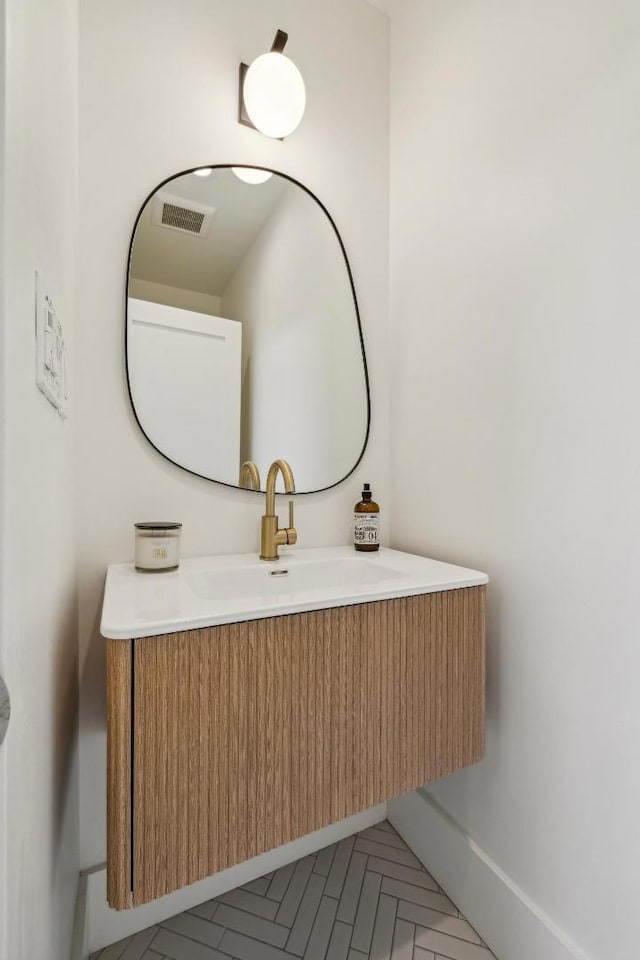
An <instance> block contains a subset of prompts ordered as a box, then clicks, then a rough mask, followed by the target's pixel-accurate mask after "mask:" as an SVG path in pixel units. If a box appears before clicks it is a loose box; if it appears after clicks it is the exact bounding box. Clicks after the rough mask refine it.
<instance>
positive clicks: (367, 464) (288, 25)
mask: <svg viewBox="0 0 640 960" xmlns="http://www.w3.org/2000/svg"><path fill="white" fill-rule="evenodd" d="M279 27H281V28H283V29H287V30H288V31H289V33H290V37H291V39H290V41H289V45H290V46H289V49H290V54H291V56H292V57H293V58H294V59H295V60H296V62H297V63H298V64H299V66H300V68H301V70H302V71H303V73H304V75H305V79H306V81H307V93H308V112H307V116H306V118H305V120H304V122H303V124H302V125H301V126H300V128H299V130H298V131H297V132H296V133H295V135H294V136H292V137H291V138H289V139H288V140H286V141H285V142H284V143H280V142H276V141H270V140H267V139H266V138H264V137H262V136H260V135H259V134H257V133H255V132H254V131H252V130H249V129H247V128H245V127H242V126H240V125H238V124H237V123H236V111H237V75H238V64H239V62H240V61H241V60H243V59H244V60H250V59H253V58H254V57H255V56H257V55H258V54H259V53H260V52H262V51H264V50H265V49H266V48H268V46H269V45H270V43H271V41H272V39H273V35H274V34H275V31H276V29H277V28H279ZM177 51H178V52H179V53H180V55H178V56H176V52H177ZM114 64H117V68H116V69H114ZM105 78H108V82H106V79H105ZM345 90H348V91H349V95H348V96H345ZM80 111H81V112H80V149H81V183H80V206H81V228H80V241H81V243H80V250H81V258H80V290H79V306H80V313H79V317H80V324H79V357H80V359H79V368H78V369H79V379H80V383H79V392H80V397H81V406H80V409H79V411H78V416H79V435H78V443H79V449H80V451H81V457H80V462H79V477H78V501H79V502H78V516H79V560H80V569H81V571H82V576H81V584H80V590H81V597H80V636H81V672H82V719H81V812H82V831H81V856H82V865H83V866H89V865H91V864H96V863H100V862H101V861H103V860H104V858H105V773H104V768H105V707H104V641H103V640H101V638H100V636H99V633H98V622H99V614H100V604H101V599H102V585H103V580H104V573H105V568H106V565H107V564H108V563H110V562H114V561H122V560H127V559H129V558H131V556H132V549H133V523H134V522H135V521H136V520H139V519H141V518H145V517H147V518H148V517H151V516H154V517H163V516H167V517H172V518H177V519H180V520H182V521H183V522H184V540H183V543H184V554H185V555H197V554H206V553H224V552H231V553H233V552H242V551H245V552H246V551H257V549H258V546H259V522H260V516H261V514H262V513H263V509H264V505H263V499H262V498H261V497H259V496H257V495H255V494H250V493H247V492H238V491H233V490H227V489H224V488H222V487H219V486H215V485H214V484H211V483H208V482H206V481H201V480H198V479H196V478H194V477H191V476H189V475H188V474H186V473H184V472H181V471H179V470H178V469H176V468H175V467H173V466H172V465H171V464H169V463H167V462H166V461H164V460H163V459H162V458H160V457H159V455H158V454H157V453H156V452H155V451H154V450H153V449H152V448H151V447H150V446H149V444H148V443H147V442H146V441H145V439H144V437H143V436H142V435H141V433H140V431H139V430H138V428H137V426H136V424H135V421H134V419H133V414H132V412H131V409H130V405H129V400H128V396H127V391H126V385H125V372H124V289H125V267H126V262H127V250H128V244H129V240H130V232H131V229H132V227H133V223H134V220H135V217H136V214H137V211H138V209H139V206H140V203H141V202H142V200H143V199H144V198H145V197H146V196H147V195H148V193H149V191H150V190H151V189H152V188H153V187H154V186H155V185H156V184H157V183H159V182H160V181H161V180H163V179H164V178H165V177H167V176H169V175H171V174H172V173H174V172H175V171H178V170H182V169H185V168H188V167H190V166H193V165H199V164H202V165H207V164H215V163H228V162H239V163H257V164H261V163H262V164H264V165H266V166H273V167H275V168H278V169H281V170H283V171H284V172H286V173H289V174H290V175H292V176H294V177H296V178H297V179H300V180H302V181H303V182H305V183H306V184H307V185H308V186H309V187H310V189H311V190H313V191H314V193H316V195H317V196H318V197H319V198H320V199H321V200H322V201H323V202H324V203H325V204H326V205H327V207H328V209H329V210H330V211H331V213H332V214H333V215H334V217H335V220H336V222H337V224H338V228H339V229H340V231H341V233H342V236H343V239H344V242H345V244H346V248H347V250H348V252H349V255H350V257H351V264H352V268H353V271H354V276H355V282H356V286H357V290H358V294H359V298H360V306H361V310H362V317H363V325H364V333H365V341H366V347H367V351H368V359H369V361H370V372H371V379H372V388H373V430H372V436H371V441H370V445H369V448H368V452H367V455H366V459H365V461H364V463H363V465H362V466H361V468H360V470H359V471H358V472H357V474H356V476H355V477H353V478H352V479H351V480H350V481H349V482H347V483H345V484H343V485H342V486H340V487H338V488H337V489H336V490H334V491H331V492H329V493H326V494H321V495H318V496H314V497H310V498H308V499H303V500H302V501H301V502H300V503H299V506H298V512H297V518H296V521H297V526H298V531H299V544H300V545H301V546H312V545H316V546H317V545H322V544H333V543H346V542H348V538H349V536H350V530H351V513H352V508H353V503H354V502H355V501H356V500H357V499H358V496H359V493H360V488H361V483H362V481H363V479H364V480H370V481H371V483H372V484H374V489H375V490H376V493H377V495H378V496H379V498H380V501H381V503H382V505H383V508H384V506H385V505H386V503H387V501H388V495H387V494H388V455H387V454H388V448H387V415H386V410H387V359H386V350H385V338H386V303H387V265H388V229H387V216H388V207H387V177H388V22H387V20H386V18H385V17H384V16H383V15H382V14H380V12H379V11H377V10H375V9H373V8H372V7H371V6H369V4H367V3H366V2H364V0H348V2H346V0H328V2H323V3H321V4H320V3H318V4H300V3H297V2H295V0H270V2H268V3H265V2H263V0H250V2H244V3H238V2H237V0H184V2H181V3H176V2H175V0H138V2H136V3H130V2H128V0H115V2H112V3H109V4H105V3H103V2H101V0H86V2H84V3H83V4H82V9H81V105H80ZM356 129H357V136H356V135H355V131H356Z"/></svg>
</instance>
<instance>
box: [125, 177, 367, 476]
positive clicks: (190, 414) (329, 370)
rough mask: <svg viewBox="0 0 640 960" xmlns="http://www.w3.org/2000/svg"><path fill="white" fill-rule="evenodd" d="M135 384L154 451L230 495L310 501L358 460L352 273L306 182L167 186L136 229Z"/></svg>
mask: <svg viewBox="0 0 640 960" xmlns="http://www.w3.org/2000/svg"><path fill="white" fill-rule="evenodd" d="M125 337H126V362H127V382H128V385H129V393H130V397H131V402H132V405H133V410H134V413H135V416H136V419H137V421H138V424H139V425H140V428H141V430H142V431H143V433H144V435H145V436H146V437H147V439H148V440H149V442H150V443H151V444H152V445H153V446H154V447H155V448H156V450H158V452H159V453H161V454H162V455H163V456H164V457H166V458H167V459H168V460H170V461H171V462H172V463H174V464H176V465H177V466H179V467H181V468H182V469H184V470H188V471H189V472H191V473H194V474H196V475H198V476H200V477H204V478H206V479H208V480H212V481H215V482H216V483H223V484H226V485H227V486H235V487H244V488H246V489H258V490H263V489H264V483H265V481H266V473H267V470H268V468H269V465H270V464H271V463H272V462H273V461H274V460H276V459H278V458H284V459H285V460H287V461H288V462H289V463H290V464H291V467H292V469H293V472H294V476H295V479H296V491H297V492H298V493H312V492H318V491H320V490H326V489H328V488H330V487H333V486H335V485H336V484H338V483H340V482H341V481H342V480H344V479H345V478H346V477H347V476H349V474H350V473H352V472H353V470H354V469H355V468H356V466H357V465H358V463H359V462H360V460H361V458H362V455H363V453H364V450H365V448H366V444H367V439H368V435H369V429H370V416H371V402H370V394H369V379H368V373H367V364H366V356H365V349H364V341H363V337H362V328H361V323H360V314H359V310H358V302H357V296H356V291H355V286H354V282H353V277H352V274H351V268H350V266H349V261H348V258H347V254H346V251H345V248H344V244H343V242H342V239H341V237H340V234H339V233H338V230H337V227H336V225H335V223H334V222H333V219H332V218H331V216H330V214H329V212H328V211H327V209H326V208H325V207H324V206H323V204H322V203H321V202H320V201H319V200H318V198H317V197H315V196H314V194H313V193H312V192H311V191H310V190H309V189H308V188H306V187H305V186H304V185H303V184H301V183H299V182H298V181H296V180H294V179H293V178H291V177H289V176H287V175H285V174H282V173H278V172H277V171H275V170H270V169H267V168H262V167H253V166H248V165H239V166H231V165H218V166H213V167H203V168H197V169H193V170H187V171H184V172H182V173H179V174H177V175H175V176H173V177H170V178H169V179H167V180H165V181H164V182H163V183H161V184H160V185H159V186H158V187H157V188H156V189H155V190H154V191H153V192H152V193H151V194H150V195H149V196H148V197H147V199H146V201H145V203H144V204H143V206H142V208H141V210H140V212H139V214H138V216H137V218H136V222H135V226H134V230H133V236H132V239H131V246H130V250H129V269H128V275H127V303H126V323H125Z"/></svg>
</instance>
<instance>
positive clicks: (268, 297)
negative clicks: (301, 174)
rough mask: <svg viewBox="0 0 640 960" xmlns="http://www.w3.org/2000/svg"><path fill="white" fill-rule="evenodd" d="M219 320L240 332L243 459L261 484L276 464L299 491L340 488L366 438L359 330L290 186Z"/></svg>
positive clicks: (328, 251) (330, 238) (301, 199)
mask: <svg viewBox="0 0 640 960" xmlns="http://www.w3.org/2000/svg"><path fill="white" fill-rule="evenodd" d="M254 189H259V187H255V188H254ZM222 313H223V315H224V316H225V317H230V318H231V319H233V320H240V321H241V322H242V353H243V409H242V417H243V452H242V459H243V460H248V459H250V460H253V461H254V463H255V464H256V465H257V467H258V469H259V470H260V475H261V477H262V479H263V483H264V480H265V477H266V473H267V471H268V469H269V466H270V464H271V463H273V461H274V460H276V459H278V458H279V457H284V459H285V460H288V461H289V463H290V464H291V467H292V468H293V471H294V474H295V479H296V489H297V490H301V491H303V490H319V489H322V488H323V487H330V486H332V485H333V484H334V483H337V482H339V481H340V480H341V479H342V478H343V477H345V476H346V475H347V474H348V473H349V471H350V470H352V469H353V465H354V464H355V462H356V460H357V458H358V456H359V454H360V451H361V450H362V446H363V444H364V439H365V436H366V428H367V390H366V381H365V376H364V367H363V363H362V349H361V346H360V338H359V331H358V321H357V315H356V311H355V308H354V304H353V294H352V291H351V286H350V284H349V275H348V272H347V269H346V266H345V263H344V259H343V256H342V251H341V249H340V244H339V242H338V238H337V237H336V235H335V232H334V230H333V227H332V226H331V224H330V222H329V220H328V219H327V217H326V215H325V213H324V211H323V210H322V209H321V207H320V206H319V205H318V204H317V203H316V202H315V200H314V199H313V198H312V197H310V196H308V194H306V193H305V192H304V191H303V190H301V189H300V188H299V187H297V186H295V185H294V184H288V185H287V186H286V187H285V190H284V192H283V194H282V196H281V198H280V199H279V201H278V203H277V204H276V206H275V207H274V209H273V211H272V212H271V213H270V215H269V217H268V219H267V221H266V222H265V224H264V226H263V227H262V230H261V231H260V232H259V234H258V236H257V237H256V239H255V241H254V243H253V244H252V245H251V247H250V248H249V250H248V251H247V254H246V256H245V257H244V259H243V260H242V262H241V263H240V265H239V267H238V269H237V270H236V272H235V274H234V275H233V277H232V278H231V280H230V282H229V284H228V286H227V287H226V289H225V291H224V294H223V298H222Z"/></svg>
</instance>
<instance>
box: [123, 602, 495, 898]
mask: <svg viewBox="0 0 640 960" xmlns="http://www.w3.org/2000/svg"><path fill="white" fill-rule="evenodd" d="M484 607H485V587H468V588H465V589H460V590H451V591H446V592H442V593H430V594H425V595H421V596H415V597H406V598H402V599H398V600H385V601H379V602H375V603H366V604H361V605H355V606H348V607H338V608H333V609H330V610H321V611H316V612H311V613H303V614H295V615H291V616H283V617H273V618H270V619H265V620H255V621H251V622H246V623H236V624H230V625H227V626H218V627H211V628H206V629H202V630H196V631H192V632H189V633H176V634H169V635H167V636H160V637H148V638H144V639H141V640H109V641H107V686H108V691H107V709H108V899H109V903H110V904H111V906H112V907H115V908H116V909H125V908H128V907H131V906H134V905H139V904H141V903H145V902H147V901H149V900H152V899H154V898H156V897H160V896H162V895H164V894H166V893H170V892H171V891H173V890H176V889H178V888H179V887H182V886H185V885H186V884H189V883H193V882H195V881H196V880H200V879H203V878H204V877H207V876H209V875H210V874H213V873H216V872H217V871H219V870H223V869H225V868H226V867H229V866H231V865H233V864H236V863H239V862H240V861H243V860H246V859H249V858H250V857H254V856H256V855H257V854H259V853H262V852H264V851H265V850H269V849H272V848H274V847H277V846H279V845H281V844H284V843H287V842H289V841H291V840H294V839H296V838H297V837H301V836H304V835H305V834H308V833H311V832H312V831H314V830H317V829H319V828H320V827H323V826H326V825H327V824H329V823H332V822H334V821H337V820H341V819H343V818H345V817H348V816H351V815H352V814H355V813H357V812H359V811H361V810H364V809H366V808H367V807H371V806H374V805H375V804H378V803H381V802H383V801H385V800H388V799H390V798H392V797H395V796H398V795H399V794H402V793H405V792H406V791H409V790H413V789H415V788H416V787H418V786H420V785H422V784H424V783H427V782H429V781H431V780H435V779H437V778H439V777H442V776H445V775H447V774H450V773H452V772H454V771H455V770H459V769H460V768H462V767H464V766H467V765H468V764H472V763H474V762H476V761H477V760H479V759H480V758H481V757H482V754H483V750H484V684H485V638H484V622H485V612H484Z"/></svg>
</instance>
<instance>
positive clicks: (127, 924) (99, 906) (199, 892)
mask: <svg viewBox="0 0 640 960" xmlns="http://www.w3.org/2000/svg"><path fill="white" fill-rule="evenodd" d="M385 816H386V805H385V804H381V805H380V806H377V807H372V808H371V809H370V810H364V811H363V812H362V813H358V814H356V816H355V817H349V818H348V819H347V820H341V821H340V822H339V823H332V824H331V825H330V826H328V827H324V828H323V829H322V830H317V831H316V832H315V833H310V834H309V835H308V836H306V837H301V838H300V839H299V840H294V841H293V842H292V843H287V844H285V845H284V846H283V847H278V848H277V849H276V850H269V851H268V852H267V853H263V854H261V855H260V856H259V857H254V858H253V859H252V860H247V861H246V862H245V863H239V864H237V865H236V866H235V867H230V868H229V869H228V870H223V871H222V872H221V873H216V874H215V875H214V876H213V877H208V878H207V879H206V880H200V881H199V882H198V883H193V884H191V886H189V887H184V888H183V889H182V890H177V891H176V892H175V893H171V894H169V895H168V896H166V897H161V898H160V899H159V900H154V901H153V902H152V903H145V904H144V905H143V906H141V907H136V908H135V909H133V910H112V909H111V908H110V907H109V905H108V904H107V895H106V889H107V873H106V870H104V869H103V870H96V871H93V872H87V874H86V880H87V890H86V917H85V923H84V929H85V942H84V951H83V953H84V958H86V957H88V956H89V954H91V953H93V952H94V951H95V950H100V949H101V948H102V947H106V946H108V945H109V944H110V943H116V942H117V941H118V940H122V939H123V938H124V937H129V936H131V935H132V934H134V933H139V932H140V930H145V929H146V928H147V927H150V926H152V925H153V924H154V923H160V922H161V921H162V920H167V919H168V918H169V917H172V916H174V914H176V913H182V911H183V910H189V909H190V908H191V907H195V906H196V905H197V904H199V903H204V902H205V900H211V898H212V897H218V896H220V894H221V893H226V892H227V890H233V889H234V888H235V887H239V886H242V884H244V883H249V882H250V881H251V880H256V879H257V878H258V877H261V876H262V875H263V874H265V873H270V872H271V871H272V870H277V869H278V867H283V866H284V865H285V864H286V863H291V862H292V861H293V860H299V859H300V857H306V856H307V854H309V853H315V852H316V851H317V850H322V848H323V847H327V846H329V844H331V843H336V841H338V840H343V839H344V838H345V837H350V836H351V834H352V833H358V831H360V830H364V829H365V828H366V827H371V826H373V825H374V824H376V823H380V821H381V820H384V818H385Z"/></svg>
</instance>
